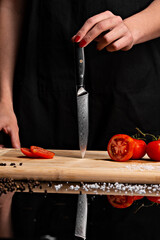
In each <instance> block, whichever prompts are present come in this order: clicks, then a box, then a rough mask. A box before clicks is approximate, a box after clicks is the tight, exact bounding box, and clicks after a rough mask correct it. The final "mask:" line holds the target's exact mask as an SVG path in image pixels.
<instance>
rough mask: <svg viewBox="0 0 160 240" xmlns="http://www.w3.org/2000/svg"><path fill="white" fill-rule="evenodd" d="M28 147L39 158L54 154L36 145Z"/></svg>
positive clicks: (49, 156) (51, 156)
mask: <svg viewBox="0 0 160 240" xmlns="http://www.w3.org/2000/svg"><path fill="white" fill-rule="evenodd" d="M30 149H31V152H32V153H33V154H35V155H36V156H38V157H41V158H53V157H54V155H55V153H54V152H51V151H48V150H46V149H44V148H41V147H37V146H31V147H30Z"/></svg>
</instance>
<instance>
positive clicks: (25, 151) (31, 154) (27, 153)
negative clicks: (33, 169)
mask: <svg viewBox="0 0 160 240" xmlns="http://www.w3.org/2000/svg"><path fill="white" fill-rule="evenodd" d="M21 152H22V153H23V154H24V155H26V156H27V157H31V158H36V157H37V155H35V154H34V153H32V152H31V150H30V149H29V148H21Z"/></svg>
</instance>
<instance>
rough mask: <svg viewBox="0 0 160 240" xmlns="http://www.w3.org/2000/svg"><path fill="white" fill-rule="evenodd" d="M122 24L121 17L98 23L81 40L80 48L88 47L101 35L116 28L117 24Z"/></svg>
mask: <svg viewBox="0 0 160 240" xmlns="http://www.w3.org/2000/svg"><path fill="white" fill-rule="evenodd" d="M120 22H122V19H121V17H119V16H115V17H111V18H108V19H105V20H103V21H101V22H98V23H97V24H96V25H95V26H94V27H93V28H92V29H91V30H90V31H89V32H88V33H87V34H86V36H85V37H84V38H83V39H82V40H81V42H80V43H79V46H80V47H84V46H87V45H88V44H89V43H90V42H92V41H93V40H94V39H95V38H97V37H98V36H99V35H100V34H102V33H103V32H105V31H108V30H110V29H112V28H114V27H115V26H116V25H117V24H120Z"/></svg>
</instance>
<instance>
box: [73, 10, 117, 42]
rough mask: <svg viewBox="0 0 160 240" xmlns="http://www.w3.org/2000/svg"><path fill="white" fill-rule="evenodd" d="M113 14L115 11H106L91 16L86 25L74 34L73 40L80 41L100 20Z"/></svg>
mask: <svg viewBox="0 0 160 240" xmlns="http://www.w3.org/2000/svg"><path fill="white" fill-rule="evenodd" d="M111 16H113V13H112V12H110V11H105V12H103V13H100V14H97V15H95V16H93V17H91V18H89V19H88V20H87V21H86V22H85V23H84V25H83V26H82V27H81V29H80V30H79V31H78V32H77V34H76V35H74V36H73V38H72V40H73V41H75V42H80V41H81V40H82V38H83V37H84V36H85V35H86V33H87V32H88V31H89V30H90V29H91V28H92V27H93V26H94V25H95V24H97V23H98V22H100V21H102V20H104V19H107V18H109V17H111Z"/></svg>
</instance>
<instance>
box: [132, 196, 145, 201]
mask: <svg viewBox="0 0 160 240" xmlns="http://www.w3.org/2000/svg"><path fill="white" fill-rule="evenodd" d="M133 198H134V201H136V200H140V199H142V198H144V196H134V197H133Z"/></svg>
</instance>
